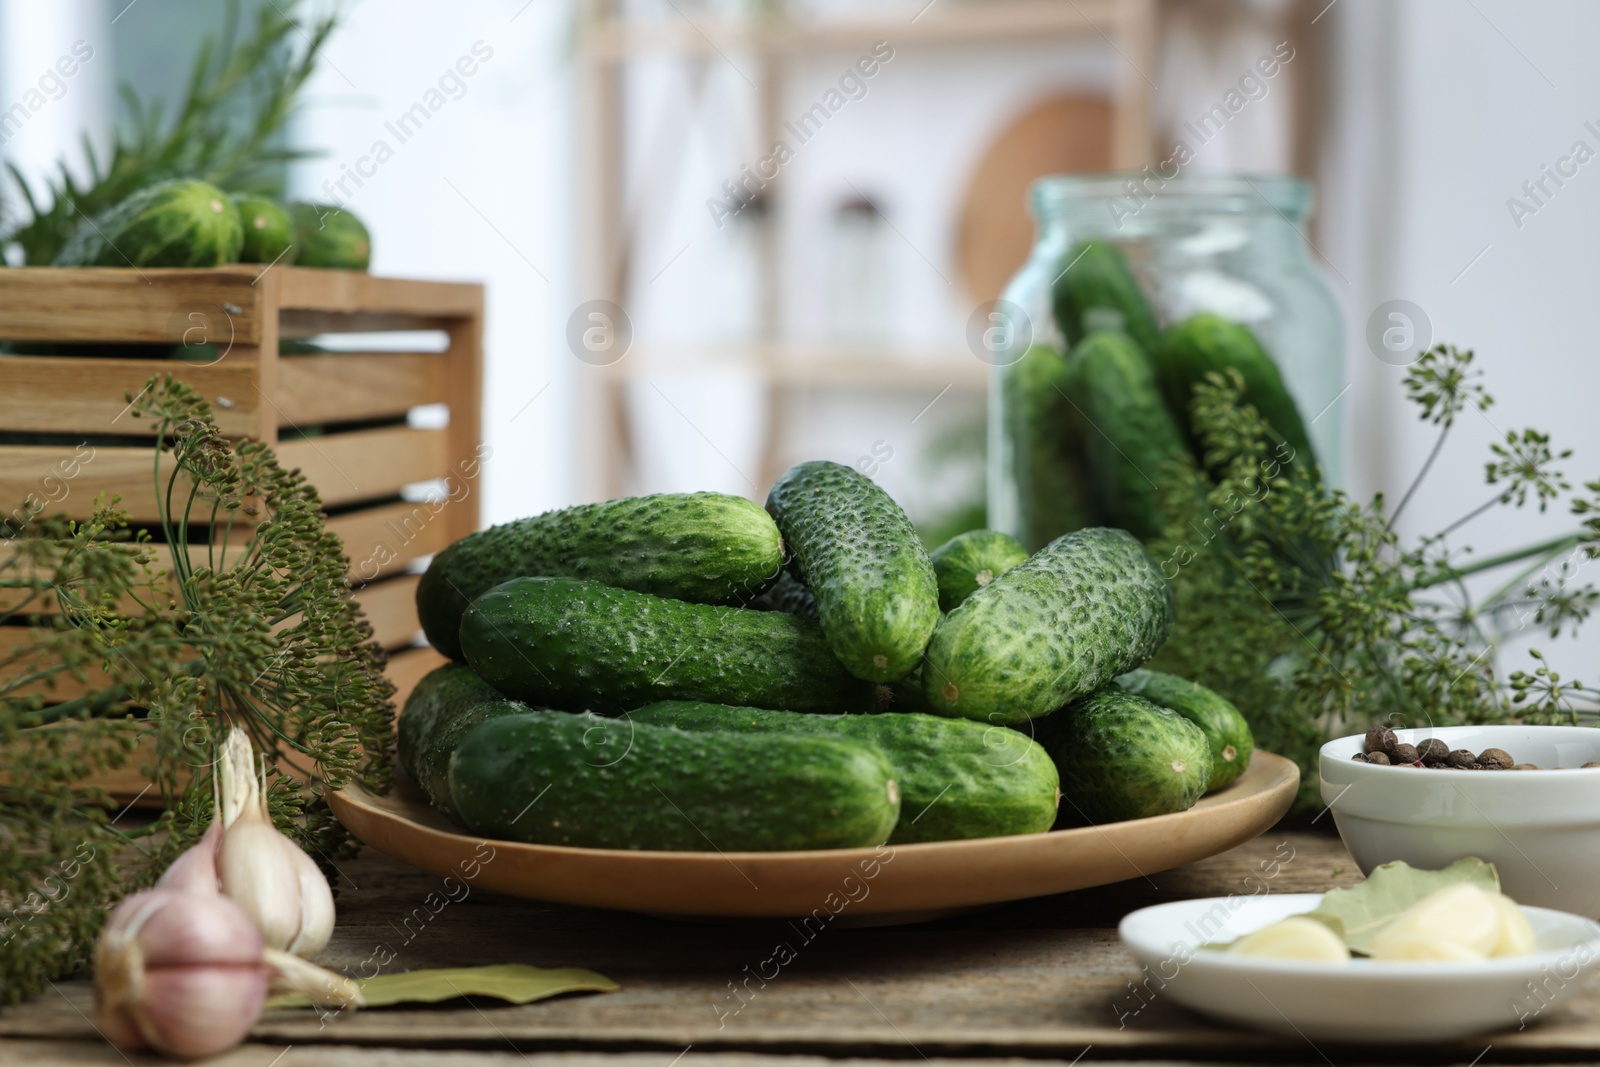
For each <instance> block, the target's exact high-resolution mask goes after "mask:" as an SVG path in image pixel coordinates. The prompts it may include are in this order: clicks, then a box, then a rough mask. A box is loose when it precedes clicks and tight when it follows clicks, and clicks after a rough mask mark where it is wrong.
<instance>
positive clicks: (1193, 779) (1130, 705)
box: [1035, 686, 1211, 826]
mask: <svg viewBox="0 0 1600 1067" xmlns="http://www.w3.org/2000/svg"><path fill="white" fill-rule="evenodd" d="M1035 725H1036V727H1037V733H1036V735H1035V736H1036V738H1037V739H1038V741H1039V743H1040V744H1041V745H1043V746H1044V749H1045V751H1046V752H1048V753H1049V754H1050V757H1051V758H1052V759H1053V760H1055V764H1056V767H1057V769H1059V770H1060V772H1061V814H1060V817H1059V818H1058V820H1057V825H1060V826H1074V825H1077V826H1082V825H1085V824H1087V825H1093V826H1098V825H1100V824H1102V823H1108V822H1120V821H1122V820H1123V819H1144V818H1149V817H1150V816H1152V815H1167V814H1170V813H1172V812H1176V811H1186V810H1187V809H1189V808H1191V807H1193V806H1194V803H1195V801H1197V800H1199V799H1200V797H1201V796H1202V795H1204V793H1205V791H1206V785H1207V782H1208V781H1209V779H1210V774H1211V750H1210V748H1209V747H1207V745H1206V735H1205V733H1204V731H1202V730H1201V729H1200V727H1198V726H1196V725H1195V724H1194V723H1192V722H1190V721H1189V720H1188V719H1185V718H1184V717H1183V716H1181V715H1179V714H1178V713H1177V712H1175V711H1168V710H1167V709H1166V708H1162V707H1157V706H1156V705H1155V704H1152V703H1151V702H1150V701H1148V700H1145V699H1144V698H1143V697H1138V696H1134V695H1133V694H1132V693H1130V692H1128V691H1127V690H1125V689H1121V688H1119V687H1117V686H1107V687H1106V688H1105V689H1102V690H1100V691H1099V692H1098V693H1094V694H1093V695H1091V696H1088V697H1085V698H1084V699H1082V700H1080V701H1077V702H1076V703H1074V704H1072V705H1071V706H1069V707H1067V708H1064V709H1062V710H1061V711H1059V712H1057V713H1056V714H1054V715H1050V716H1048V717H1046V718H1044V719H1042V720H1040V721H1039V722H1038V723H1036V724H1035Z"/></svg>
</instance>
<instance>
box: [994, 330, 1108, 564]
mask: <svg viewBox="0 0 1600 1067" xmlns="http://www.w3.org/2000/svg"><path fill="white" fill-rule="evenodd" d="M999 379H1000V380H999V393H1000V397H1001V403H1002V406H1003V409H1004V413H1003V417H1002V418H1001V419H998V420H996V421H995V422H994V424H993V428H992V429H991V434H992V435H994V437H995V440H994V442H993V446H992V447H994V448H995V449H996V450H997V452H998V454H999V456H1000V462H1001V466H1002V468H1003V469H1004V470H1006V471H1007V472H1008V473H1009V474H1010V477H1009V478H1000V479H996V480H995V481H994V483H993V484H991V486H990V492H991V494H992V496H991V503H990V512H991V514H992V515H993V516H994V517H993V518H991V519H990V521H991V522H995V523H1003V524H1004V526H1005V528H1006V530H1007V532H1008V533H1011V534H1013V535H1014V536H1015V537H1016V538H1017V540H1019V541H1021V542H1022V544H1023V546H1024V547H1025V548H1027V549H1028V550H1029V551H1030V552H1031V551H1037V550H1038V549H1041V548H1043V547H1044V546H1045V545H1047V544H1049V543H1050V542H1051V541H1053V540H1055V539H1056V538H1057V537H1060V536H1061V535H1062V534H1064V533H1071V532H1072V531H1073V530H1081V529H1083V528H1084V527H1086V526H1096V525H1099V522H1098V517H1097V516H1096V514H1095V512H1094V510H1093V505H1092V503H1091V501H1090V499H1089V475H1088V471H1087V470H1086V469H1085V467H1084V462H1083V419H1082V418H1081V417H1080V416H1079V414H1078V411H1077V409H1076V408H1075V407H1074V406H1073V403H1072V400H1071V399H1070V398H1069V397H1068V396H1067V360H1066V356H1065V355H1063V354H1062V352H1061V351H1060V350H1059V349H1056V348H1052V347H1051V346H1049V345H1034V346H1033V347H1032V348H1030V349H1028V351H1027V352H1026V353H1024V354H1023V356H1022V358H1021V359H1020V360H1018V361H1017V362H1016V363H1013V364H1011V365H1010V366H1008V367H1002V368H1001V369H1000V373H999Z"/></svg>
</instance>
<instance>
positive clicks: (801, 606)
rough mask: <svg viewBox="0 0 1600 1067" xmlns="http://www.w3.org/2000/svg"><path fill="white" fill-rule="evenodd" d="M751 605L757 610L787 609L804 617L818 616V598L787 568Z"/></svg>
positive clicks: (813, 617)
mask: <svg viewBox="0 0 1600 1067" xmlns="http://www.w3.org/2000/svg"><path fill="white" fill-rule="evenodd" d="M749 606H750V607H752V608H755V609H756V610H757V611H787V612H788V613H789V614H790V615H798V616H800V617H801V618H802V619H812V620H815V619H816V617H817V598H816V597H814V596H812V595H811V590H809V589H807V588H806V587H805V584H804V583H803V582H801V581H800V579H798V578H796V577H795V576H794V575H792V574H790V573H789V572H788V571H787V570H785V571H782V572H781V573H779V575H778V580H777V581H775V582H773V583H772V585H771V586H769V587H768V588H767V590H766V591H765V592H763V593H761V594H760V595H759V596H757V597H756V598H755V599H754V600H752V601H750V604H749Z"/></svg>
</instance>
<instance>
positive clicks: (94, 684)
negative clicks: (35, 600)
mask: <svg viewBox="0 0 1600 1067" xmlns="http://www.w3.org/2000/svg"><path fill="white" fill-rule="evenodd" d="M36 636H37V635H36V634H35V633H34V631H33V629H32V627H28V626H0V663H4V662H5V661H6V660H8V659H10V658H11V656H12V655H13V654H14V653H16V651H17V650H18V649H20V648H24V647H26V646H28V645H31V644H32V643H33V642H34V640H35V638H36ZM18 669H19V668H18V667H15V666H11V667H5V668H0V670H3V671H4V674H5V676H6V677H7V680H9V679H10V676H11V675H12V674H13V673H14V672H16V671H18ZM23 669H26V667H25V666H24V668H23ZM85 675H86V679H87V680H86V681H83V682H80V681H78V680H77V679H76V678H74V677H72V676H71V675H70V674H68V673H66V672H65V671H63V672H61V673H60V674H58V675H57V676H56V677H55V678H54V679H52V680H51V681H49V682H45V681H39V682H34V683H33V684H31V685H25V686H23V687H22V688H21V689H18V690H15V691H14V692H11V693H8V694H7V695H8V696H33V695H34V694H40V695H42V696H47V697H49V698H50V699H51V700H52V701H55V700H71V699H73V698H74V697H81V696H83V695H84V694H86V693H93V692H95V691H96V690H99V689H104V688H105V687H106V686H108V685H110V684H112V681H113V679H112V678H111V677H110V676H109V675H108V674H106V672H105V671H103V670H101V669H100V667H99V665H97V664H89V665H88V666H87V667H86V669H85Z"/></svg>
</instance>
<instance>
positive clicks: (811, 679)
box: [461, 578, 877, 712]
mask: <svg viewBox="0 0 1600 1067" xmlns="http://www.w3.org/2000/svg"><path fill="white" fill-rule="evenodd" d="M461 646H462V648H463V649H465V650H466V654H467V662H468V663H470V664H472V668H473V670H475V671H477V672H478V674H479V675H480V676H482V677H483V679H484V680H485V681H487V682H488V683H489V684H490V685H493V686H494V687H495V688H496V689H499V690H500V691H501V692H503V693H505V694H506V695H507V696H512V697H516V698H517V699H519V700H525V701H527V702H528V703H530V704H541V705H548V706H550V707H557V708H574V709H582V710H586V711H601V712H620V711H626V710H628V709H629V708H636V707H639V706H640V705H641V704H648V703H650V702H652V701H656V700H706V701H711V702H713V703H718V704H747V705H751V706H754V707H768V708H787V709H790V710H793V711H826V712H844V711H870V710H873V709H874V708H875V707H876V706H877V687H876V686H873V685H872V684H870V683H868V682H863V681H861V680H859V679H857V678H855V677H853V676H852V675H851V674H850V672H849V671H847V670H845V669H844V667H843V666H842V665H841V664H840V663H839V661H838V660H837V659H835V658H834V655H833V653H832V652H831V651H830V650H829V648H828V643H827V641H826V639H824V637H823V636H822V627H821V626H819V625H818V624H817V623H814V622H812V621H811V620H809V619H802V618H798V617H797V616H794V615H788V614H785V613H784V612H779V611H752V610H750V609H749V608H727V607H719V606H716V605H712V604H689V603H685V602H684V601H681V600H668V599H666V598H664V597H658V596H651V595H650V594H649V593H636V592H633V591H631V590H627V589H614V588H612V587H610V586H606V585H601V584H600V583H599V582H590V581H585V580H583V579H581V578H517V579H514V580H512V581H509V582H506V583H504V584H502V585H498V586H496V587H495V588H493V589H491V590H490V591H489V592H487V593H485V594H483V596H481V597H479V598H478V599H477V600H475V601H473V603H472V607H470V608H469V609H468V610H467V613H466V615H465V616H464V617H463V618H462V620H461Z"/></svg>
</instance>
